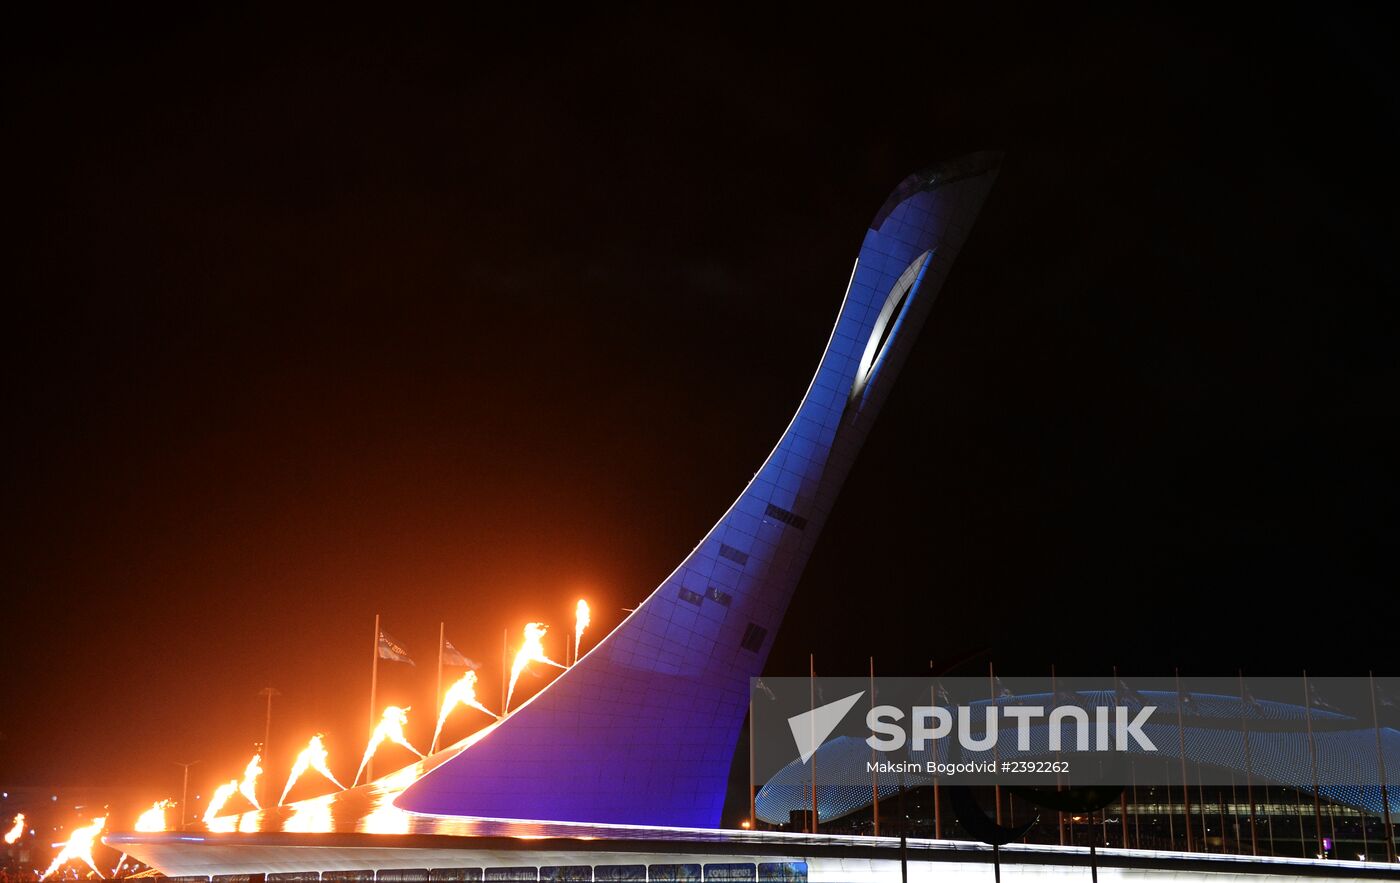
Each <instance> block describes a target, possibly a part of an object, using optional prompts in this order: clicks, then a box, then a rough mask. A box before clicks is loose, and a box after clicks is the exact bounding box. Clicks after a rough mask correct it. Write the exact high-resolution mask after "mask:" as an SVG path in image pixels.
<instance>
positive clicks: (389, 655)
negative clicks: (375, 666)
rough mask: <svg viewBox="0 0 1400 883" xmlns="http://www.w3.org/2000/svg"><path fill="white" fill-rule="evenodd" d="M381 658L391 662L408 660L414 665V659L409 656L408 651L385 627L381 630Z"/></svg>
mask: <svg viewBox="0 0 1400 883" xmlns="http://www.w3.org/2000/svg"><path fill="white" fill-rule="evenodd" d="M379 658H380V659H387V660H389V661H390V662H407V663H408V664H409V665H413V660H412V659H410V658H409V656H408V651H407V650H405V649H404V646H403V645H402V644H400V643H399V642H398V641H395V640H394V639H393V637H392V636H391V635H390V634H389V633H388V632H386V631H384V630H383V629H380V630H379Z"/></svg>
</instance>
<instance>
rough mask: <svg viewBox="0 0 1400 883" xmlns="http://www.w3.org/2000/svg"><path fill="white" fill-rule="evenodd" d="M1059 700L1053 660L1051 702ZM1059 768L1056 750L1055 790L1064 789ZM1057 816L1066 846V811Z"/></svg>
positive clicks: (1061, 840) (1058, 811)
mask: <svg viewBox="0 0 1400 883" xmlns="http://www.w3.org/2000/svg"><path fill="white" fill-rule="evenodd" d="M1059 701H1060V685H1059V681H1057V680H1056V678H1055V663H1053V662H1052V663H1050V704H1051V705H1054V704H1055V703H1057V702H1059ZM1059 770H1060V752H1058V751H1056V752H1055V790H1056V791H1060V790H1062V788H1061V785H1060V773H1059ZM1055 816H1056V818H1058V819H1059V823H1060V845H1061V846H1064V845H1065V811H1064V810H1062V809H1057V810H1055Z"/></svg>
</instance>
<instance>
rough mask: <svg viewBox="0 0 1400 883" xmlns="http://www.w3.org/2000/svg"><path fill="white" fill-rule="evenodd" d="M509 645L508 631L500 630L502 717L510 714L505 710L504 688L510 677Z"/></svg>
mask: <svg viewBox="0 0 1400 883" xmlns="http://www.w3.org/2000/svg"><path fill="white" fill-rule="evenodd" d="M509 643H510V629H509V628H503V629H501V715H502V716H503V717H504V716H505V715H507V714H510V709H509V708H506V699H507V697H506V690H507V689H508V688H507V687H506V683H507V679H508V678H509V677H510V665H509V664H508V663H507V662H506V658H507V656H508V655H509V652H510V651H509V649H508V648H507V645H508V644H509Z"/></svg>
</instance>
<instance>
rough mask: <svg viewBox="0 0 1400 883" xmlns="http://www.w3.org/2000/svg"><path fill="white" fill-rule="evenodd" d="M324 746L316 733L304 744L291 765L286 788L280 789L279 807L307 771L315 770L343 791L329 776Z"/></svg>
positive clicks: (338, 781) (333, 777)
mask: <svg viewBox="0 0 1400 883" xmlns="http://www.w3.org/2000/svg"><path fill="white" fill-rule="evenodd" d="M326 757H327V755H326V745H325V743H324V742H322V741H321V734H320V733H317V734H316V735H314V736H312V737H311V741H310V742H308V743H306V747H305V748H303V749H302V750H301V754H298V755H297V759H296V763H293V764H292V774H291V775H290V776H288V777H287V787H285V788H283V789H282V796H281V797H280V798H279V799H278V801H277V805H278V806H281V805H282V803H283V802H284V801H285V800H286V799H287V794H288V793H290V792H291V790H292V786H293V785H295V784H296V783H297V779H300V778H301V774H302V773H304V772H306V771H307V770H315V771H316V772H318V773H320V774H321V775H323V776H325V777H326V778H327V779H330V780H331V781H332V782H334V783H335V787H337V788H339V789H340V790H342V791H344V790H345V786H344V785H342V784H340V780H338V779H337V778H336V777H335V776H333V775H331V771H330V767H328V766H326Z"/></svg>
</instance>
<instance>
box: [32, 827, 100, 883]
mask: <svg viewBox="0 0 1400 883" xmlns="http://www.w3.org/2000/svg"><path fill="white" fill-rule="evenodd" d="M106 826H107V817H106V816H102V817H101V818H97V819H93V820H92V824H90V825H84V826H83V827H81V828H74V829H73V833H72V834H70V835H69V836H68V842H67V843H65V844H63V848H62V849H60V850H59V851H58V855H56V856H54V857H53V863H52V864H50V865H49V869H48V870H47V871H45V872H44V873H43V874H42V875H41V876H40V877H39V879H40V880H46V879H48V877H49V875H50V874H52V873H53V872H54V871H57V870H58V869H59V868H61V867H63V866H64V865H65V864H67V863H68V862H70V861H75V860H77V861H81V862H83V863H84V864H86V865H87V866H88V867H89V868H92V872H93V873H94V874H96V875H97V876H98V877H106V876H107V875H106V874H104V873H102V872H101V871H99V870H97V863H96V862H94V861H93V860H92V847H93V844H95V843H96V842H97V835H99V834H101V833H102V829H103V828H105V827H106Z"/></svg>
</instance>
